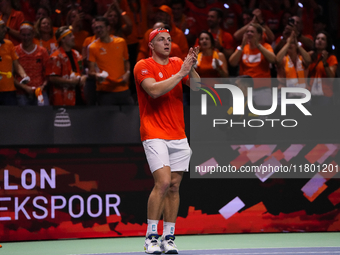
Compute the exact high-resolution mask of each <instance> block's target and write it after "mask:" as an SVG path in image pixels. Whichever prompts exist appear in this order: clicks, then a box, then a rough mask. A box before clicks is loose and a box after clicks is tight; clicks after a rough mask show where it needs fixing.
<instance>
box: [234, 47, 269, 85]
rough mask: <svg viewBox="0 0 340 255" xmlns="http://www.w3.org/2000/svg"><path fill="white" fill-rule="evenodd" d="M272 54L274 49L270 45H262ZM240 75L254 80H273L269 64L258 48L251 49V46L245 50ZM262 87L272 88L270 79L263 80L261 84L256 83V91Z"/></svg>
mask: <svg viewBox="0 0 340 255" xmlns="http://www.w3.org/2000/svg"><path fill="white" fill-rule="evenodd" d="M262 46H263V47H265V48H266V49H267V50H269V51H270V52H273V49H272V47H271V46H270V45H269V44H268V43H262ZM240 75H249V76H251V77H252V78H271V75H270V69H269V62H268V61H267V60H266V59H265V57H264V56H263V55H262V53H261V51H260V50H259V49H258V48H254V49H251V48H250V47H249V44H246V45H245V46H244V48H243V51H242V55H241V61H240ZM262 87H269V88H270V87H271V83H270V80H269V79H263V80H262V81H261V82H256V80H255V81H254V89H258V88H262Z"/></svg>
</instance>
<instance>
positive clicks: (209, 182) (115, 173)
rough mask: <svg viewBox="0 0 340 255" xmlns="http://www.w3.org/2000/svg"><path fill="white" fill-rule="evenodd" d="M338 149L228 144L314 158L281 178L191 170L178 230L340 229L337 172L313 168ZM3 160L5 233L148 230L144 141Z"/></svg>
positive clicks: (3, 155) (9, 151) (0, 195)
mask: <svg viewBox="0 0 340 255" xmlns="http://www.w3.org/2000/svg"><path fill="white" fill-rule="evenodd" d="M339 148H340V146H339V144H317V143H305V144H287V143H278V144H229V147H228V151H227V153H228V155H229V158H230V160H229V164H230V165H231V166H233V167H237V168H240V167H241V166H250V165H256V164H258V163H260V162H267V163H271V164H274V162H276V163H278V162H279V163H283V162H289V163H294V164H296V165H297V167H298V164H299V163H301V164H302V163H303V162H305V161H306V160H307V161H308V163H309V176H308V178H304V179H282V178H279V176H280V173H278V172H273V173H271V174H268V173H266V174H264V175H261V174H258V175H256V174H255V173H253V175H254V178H247V179H242V178H241V179H229V178H214V179H209V178H190V174H189V173H187V174H185V175H184V179H183V182H182V184H181V190H180V192H181V205H180V209H179V217H178V220H177V225H176V233H177V234H203V233H252V232H287V231H288V232H290V231H292V232H295V231H298V232H304V231H306V232H308V231H339V230H340V221H339V217H340V182H339V175H340V174H339V173H336V172H335V171H333V173H328V174H324V173H322V172H321V173H318V172H317V171H316V170H313V169H312V168H311V166H312V164H314V165H315V166H316V165H322V164H327V165H334V166H335V165H336V164H338V162H339V153H338V152H339ZM194 154H195V151H193V155H194ZM202 160H203V158H202ZM209 160H210V161H212V160H214V159H211V158H209V159H208V160H207V161H209ZM215 160H218V159H215ZM210 161H209V162H210ZM0 162H1V165H0V222H1V223H0V240H1V241H18V240H46V239H61V238H89V237H122V236H144V235H145V231H146V204H147V200H148V196H149V193H150V191H151V189H152V187H153V180H152V176H151V174H150V171H149V168H148V165H147V162H146V159H145V155H144V151H143V147H142V146H141V145H140V144H139V145H119V146H82V147H79V146H72V147H69V146H68V147H65V146H57V147H55V146H54V147H50V146H49V147H11V148H0ZM210 163H211V162H210ZM264 164H265V163H263V165H264ZM297 169H299V168H297ZM303 169H304V171H307V170H306V169H305V168H303ZM213 174H214V173H210V172H207V173H204V175H202V176H205V175H213ZM199 175H200V174H199ZM200 176H201V175H200ZM159 225H160V231H161V228H162V227H161V225H162V224H159Z"/></svg>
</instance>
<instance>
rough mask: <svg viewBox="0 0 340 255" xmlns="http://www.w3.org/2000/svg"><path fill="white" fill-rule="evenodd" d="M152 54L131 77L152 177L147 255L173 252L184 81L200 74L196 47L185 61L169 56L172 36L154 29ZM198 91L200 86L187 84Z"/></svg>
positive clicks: (184, 156) (183, 167) (184, 160)
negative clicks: (160, 227)
mask: <svg viewBox="0 0 340 255" xmlns="http://www.w3.org/2000/svg"><path fill="white" fill-rule="evenodd" d="M149 48H150V50H151V52H152V57H150V58H148V59H142V60H140V61H139V62H138V63H137V64H136V66H135V68H134V75H135V81H136V86H137V95H138V102H139V113H140V123H141V126H140V134H141V139H142V142H143V146H144V150H145V154H146V158H147V160H148V163H149V167H150V170H151V172H152V175H153V178H154V187H153V190H152V191H151V194H150V196H149V200H148V206H147V217H148V219H147V220H148V228H147V232H146V239H145V244H144V249H145V252H146V253H149V254H159V253H161V252H163V253H165V254H177V253H178V249H177V247H176V245H175V242H174V240H175V222H176V218H177V213H178V206H179V186H180V183H181V180H182V177H183V172H185V171H188V168H189V160H190V156H191V149H190V147H189V144H188V141H187V138H186V135H185V131H184V114H183V92H182V84H186V85H188V86H189V87H190V82H189V78H199V75H198V74H197V73H196V71H195V69H194V68H193V65H195V63H196V59H197V53H198V48H195V49H193V48H191V49H190V50H189V53H188V55H187V57H186V58H185V60H184V62H183V61H182V60H181V59H180V58H177V57H172V58H169V54H170V51H171V36H170V33H169V31H168V30H167V29H164V28H158V29H155V30H153V31H152V32H151V33H150V36H149ZM191 86H192V87H191V88H192V89H193V90H199V88H197V87H198V84H197V86H196V85H194V83H193V82H192V85H191ZM162 215H163V221H164V228H163V235H162V237H161V240H158V238H159V235H158V232H157V224H158V221H159V220H160V218H161V216H162Z"/></svg>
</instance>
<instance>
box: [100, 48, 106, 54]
mask: <svg viewBox="0 0 340 255" xmlns="http://www.w3.org/2000/svg"><path fill="white" fill-rule="evenodd" d="M99 52H100V55H104V54H106V53H107V52H106V49H104V48H103V47H102V48H100V49H99Z"/></svg>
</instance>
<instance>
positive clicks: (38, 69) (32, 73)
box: [15, 44, 49, 94]
mask: <svg viewBox="0 0 340 255" xmlns="http://www.w3.org/2000/svg"><path fill="white" fill-rule="evenodd" d="M15 51H16V52H17V54H18V56H19V63H20V65H21V66H22V67H23V68H24V70H25V72H26V74H27V75H28V76H29V77H30V79H31V81H30V82H29V83H28V84H27V85H28V86H31V87H36V88H37V87H40V86H41V85H42V84H43V83H44V81H46V75H45V68H46V65H47V62H48V58H49V56H48V53H47V50H46V49H45V48H43V47H40V46H37V45H35V48H34V49H33V50H32V51H31V52H26V51H25V50H24V49H23V48H22V44H19V45H17V46H15ZM16 78H17V79H18V80H19V81H20V80H21V78H19V77H16ZM17 92H18V93H19V94H22V93H23V90H21V89H18V91H17Z"/></svg>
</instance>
